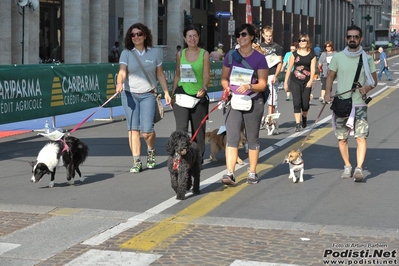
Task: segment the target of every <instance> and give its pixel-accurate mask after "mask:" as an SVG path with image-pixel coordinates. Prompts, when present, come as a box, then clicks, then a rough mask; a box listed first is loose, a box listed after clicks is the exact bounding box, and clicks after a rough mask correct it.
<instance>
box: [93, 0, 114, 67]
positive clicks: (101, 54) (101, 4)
mask: <svg viewBox="0 0 399 266" xmlns="http://www.w3.org/2000/svg"><path fill="white" fill-rule="evenodd" d="M108 20H109V19H108V0H94V1H93V0H91V1H90V63H106V62H108V35H109V31H108Z"/></svg>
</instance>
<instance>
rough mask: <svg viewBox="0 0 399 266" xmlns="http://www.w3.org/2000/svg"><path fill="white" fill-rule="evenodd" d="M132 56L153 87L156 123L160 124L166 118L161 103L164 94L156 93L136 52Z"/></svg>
mask: <svg viewBox="0 0 399 266" xmlns="http://www.w3.org/2000/svg"><path fill="white" fill-rule="evenodd" d="M132 54H133V56H134V57H135V58H136V60H137V62H138V63H139V66H140V68H141V71H143V73H144V75H145V77H146V78H147V80H148V82H149V83H150V84H151V86H152V91H153V92H154V97H155V107H156V110H155V117H154V123H158V122H159V121H161V120H162V118H163V116H164V110H163V105H162V101H161V96H162V94H160V93H157V92H156V88H155V86H154V85H152V83H151V80H150V77H149V76H148V74H147V72H145V70H144V67H143V64H141V61H140V59H139V58H138V56H137V54H136V53H135V52H134V51H132Z"/></svg>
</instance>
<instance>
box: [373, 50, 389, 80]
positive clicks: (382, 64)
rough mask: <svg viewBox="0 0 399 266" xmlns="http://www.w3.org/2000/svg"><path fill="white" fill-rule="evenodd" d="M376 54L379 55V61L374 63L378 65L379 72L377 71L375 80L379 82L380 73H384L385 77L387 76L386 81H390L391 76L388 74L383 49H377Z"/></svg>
mask: <svg viewBox="0 0 399 266" xmlns="http://www.w3.org/2000/svg"><path fill="white" fill-rule="evenodd" d="M378 52H379V53H380V60H378V61H376V62H375V63H376V64H380V71H378V75H377V78H378V80H381V77H382V73H383V72H384V73H385V75H387V78H388V80H392V79H391V74H389V70H388V61H387V55H386V54H385V52H384V48H382V47H380V48H378Z"/></svg>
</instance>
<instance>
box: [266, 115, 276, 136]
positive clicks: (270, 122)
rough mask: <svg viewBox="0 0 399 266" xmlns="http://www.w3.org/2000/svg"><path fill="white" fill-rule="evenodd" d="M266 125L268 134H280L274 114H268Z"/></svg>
mask: <svg viewBox="0 0 399 266" xmlns="http://www.w3.org/2000/svg"><path fill="white" fill-rule="evenodd" d="M265 127H266V130H267V135H268V136H270V135H274V134H276V135H277V134H279V132H278V123H277V119H275V118H274V115H268V116H266V119H265Z"/></svg>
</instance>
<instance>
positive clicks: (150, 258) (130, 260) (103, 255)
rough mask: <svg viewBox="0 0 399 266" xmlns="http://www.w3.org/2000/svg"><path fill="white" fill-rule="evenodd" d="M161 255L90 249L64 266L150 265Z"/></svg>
mask: <svg viewBox="0 0 399 266" xmlns="http://www.w3.org/2000/svg"><path fill="white" fill-rule="evenodd" d="M160 257H162V256H161V255H155V254H148V253H136V252H126V251H112V250H97V249H91V250H89V251H87V252H86V253H84V254H82V255H80V256H79V257H77V258H75V259H74V260H72V261H70V262H69V263H67V264H65V265H64V266H89V265H96V266H108V265H114V266H118V265H120V266H122V265H140V266H146V265H150V264H151V263H153V262H154V261H156V260H157V259H159V258H160Z"/></svg>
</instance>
